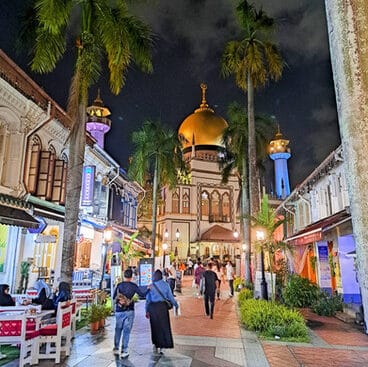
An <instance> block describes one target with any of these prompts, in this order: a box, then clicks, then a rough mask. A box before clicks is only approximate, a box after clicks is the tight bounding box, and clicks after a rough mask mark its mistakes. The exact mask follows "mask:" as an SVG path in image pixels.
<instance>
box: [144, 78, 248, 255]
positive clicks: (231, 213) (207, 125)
mask: <svg viewBox="0 0 368 367" xmlns="http://www.w3.org/2000/svg"><path fill="white" fill-rule="evenodd" d="M201 88H202V101H201V104H200V106H199V108H197V109H196V110H195V111H194V113H192V114H191V115H189V116H188V117H187V118H185V119H184V121H183V122H182V123H181V124H180V126H179V129H178V134H179V136H180V138H181V139H182V141H184V146H183V148H184V150H183V153H184V159H185V160H186V162H187V163H188V166H189V171H190V174H189V175H188V176H186V177H181V178H180V183H179V184H178V185H177V186H176V188H175V189H173V190H170V189H169V188H168V187H164V188H162V189H161V200H160V205H159V210H158V220H157V226H158V227H157V233H158V249H159V250H160V253H161V254H162V244H163V243H166V244H167V245H168V250H167V251H168V252H171V253H172V254H173V255H175V256H176V257H177V258H178V259H180V260H185V259H187V257H192V258H194V257H201V258H203V259H206V258H210V257H214V258H218V259H220V260H221V261H224V260H226V259H231V260H235V259H239V258H240V255H241V244H240V241H239V238H238V236H236V234H238V233H239V218H238V215H239V213H238V211H237V202H238V196H239V183H238V179H237V178H236V177H235V175H231V176H230V178H229V181H228V183H227V184H222V183H221V180H222V176H221V170H220V166H219V154H221V150H222V149H223V144H222V133H223V131H224V129H225V128H226V127H227V122H226V121H225V120H224V119H223V118H222V117H221V116H218V115H216V114H215V112H214V110H213V109H211V108H210V107H209V106H208V104H207V102H206V89H207V87H206V86H205V85H204V84H202V85H201ZM147 207H148V206H147ZM147 214H148V215H147V216H146V217H149V211H147ZM139 225H140V227H147V228H148V229H150V221H149V220H147V218H143V217H141V218H140V222H139ZM234 233H235V236H234Z"/></svg>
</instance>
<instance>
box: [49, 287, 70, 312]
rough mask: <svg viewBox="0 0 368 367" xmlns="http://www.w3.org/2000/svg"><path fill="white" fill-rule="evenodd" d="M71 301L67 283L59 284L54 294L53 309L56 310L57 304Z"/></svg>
mask: <svg viewBox="0 0 368 367" xmlns="http://www.w3.org/2000/svg"><path fill="white" fill-rule="evenodd" d="M71 299H72V293H71V291H70V285H69V284H68V283H67V282H60V284H59V287H58V290H57V292H56V293H55V294H54V297H53V302H54V309H55V310H57V308H58V304H59V302H66V301H69V300H71Z"/></svg>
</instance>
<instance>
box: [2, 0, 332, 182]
mask: <svg viewBox="0 0 368 367" xmlns="http://www.w3.org/2000/svg"><path fill="white" fill-rule="evenodd" d="M255 2H256V5H257V6H260V5H262V6H263V9H264V10H265V11H266V12H267V13H268V14H269V15H270V16H272V17H274V18H275V19H276V22H277V30H276V33H275V35H274V36H275V40H276V41H278V43H279V46H280V49H281V52H282V55H283V57H284V59H285V61H286V62H287V65H288V66H287V67H286V68H285V70H284V73H283V76H282V79H281V80H280V81H279V82H277V83H274V82H270V83H269V84H268V85H267V86H266V88H264V89H262V90H260V91H257V92H256V96H255V97H256V98H255V104H256V113H267V114H270V115H275V116H276V119H277V121H278V122H279V123H280V126H281V131H282V133H283V134H284V135H285V137H286V138H288V139H290V146H291V149H292V157H291V158H290V160H289V167H290V181H291V184H292V186H295V185H296V184H297V183H299V182H301V181H302V180H304V178H305V177H306V175H308V174H309V173H310V172H311V171H312V170H313V168H315V167H316V165H317V164H319V163H320V162H321V161H322V160H323V159H324V158H325V157H326V156H327V155H328V154H329V153H330V151H331V150H332V149H334V148H336V146H337V145H338V144H339V133H338V125H337V117H336V107H335V97H334V91H333V83H332V74H331V66H330V60H329V52H328V42H327V29H326V20H325V9H324V2H323V1H322V0H268V1H266V0H255ZM130 3H131V4H132V10H133V11H134V12H135V14H137V15H139V16H140V17H141V18H142V19H144V20H145V21H146V22H148V23H149V24H150V25H151V27H152V29H153V31H154V33H155V50H154V54H153V62H154V73H153V74H152V75H145V74H142V73H141V72H140V71H139V70H137V69H136V68H135V67H134V66H132V68H131V69H130V70H129V73H128V76H127V81H126V86H125V87H124V88H123V90H122V92H121V94H120V95H119V96H117V97H114V96H112V94H111V93H110V91H109V89H108V77H107V74H106V73H105V74H103V75H102V77H101V79H100V81H99V83H98V85H96V86H94V87H93V88H92V89H91V93H90V100H92V99H93V98H94V97H95V96H96V92H97V87H101V92H102V98H103V100H104V102H105V104H106V105H107V106H108V107H109V108H110V109H111V112H112V115H111V118H112V128H111V131H110V132H109V133H108V134H107V136H106V144H105V147H106V150H107V151H108V152H109V153H110V154H111V155H112V156H113V157H114V158H115V159H116V160H117V161H118V162H120V163H121V164H122V166H125V167H126V165H127V162H128V157H129V155H130V154H131V153H132V146H131V142H130V136H131V133H132V131H134V130H137V129H139V127H140V126H141V124H142V122H143V121H144V120H145V119H147V118H149V119H153V120H158V119H160V120H162V121H163V122H164V123H166V124H169V125H170V126H171V127H172V128H174V129H175V128H177V127H178V125H179V124H180V123H181V121H183V119H184V118H185V117H186V116H187V115H189V114H191V113H192V112H193V111H194V109H195V108H197V107H198V105H199V103H200V98H201V94H200V88H199V83H200V82H202V81H205V82H206V83H207V84H208V90H207V100H208V103H209V104H210V105H211V106H212V107H213V106H216V107H215V110H216V113H218V114H220V115H222V116H224V117H226V110H227V106H228V105H229V104H230V103H231V102H232V101H234V100H236V101H238V102H240V103H246V97H245V95H244V93H242V91H240V90H239V89H238V88H237V87H236V86H235V83H234V80H233V79H232V78H228V79H222V78H221V77H220V59H221V55H222V52H223V49H224V46H225V44H226V42H228V41H230V40H234V39H239V37H240V34H239V30H238V28H237V24H236V20H235V16H234V6H235V4H236V3H237V1H234V0H180V1H179V0H149V1H148V0H145V1H138V0H134V1H132V2H130ZM21 4H22V0H13V1H12V2H10V1H2V2H0V26H1V29H2V30H3V32H0V47H1V48H3V49H4V51H5V52H7V53H8V54H9V56H10V57H12V58H13V59H14V61H15V62H17V63H19V64H20V65H21V66H22V67H23V68H24V69H25V71H26V72H27V73H29V74H30V75H31V77H32V78H34V79H35V80H36V82H37V83H39V84H40V85H41V86H42V87H43V88H44V89H45V91H46V92H47V93H49V94H50V95H51V96H52V97H53V98H54V99H55V100H57V101H58V102H59V103H60V104H61V105H62V106H65V102H66V99H67V93H68V86H69V79H70V76H71V74H72V70H73V67H72V65H73V58H72V57H70V54H69V55H68V56H67V57H66V59H65V60H63V61H62V62H61V63H60V64H59V65H58V66H57V68H56V70H55V71H54V72H53V73H52V74H50V75H45V76H39V75H35V74H33V73H31V72H30V71H29V68H28V67H27V64H28V61H29V60H27V59H25V58H24V56H17V55H16V54H15V52H14V49H13V44H14V38H15V35H16V30H17V28H18V27H19V23H18V21H17V20H16V17H15V14H16V12H17V11H18V9H19V6H20V5H21ZM5 29H6V30H9V32H5V31H4V30H5Z"/></svg>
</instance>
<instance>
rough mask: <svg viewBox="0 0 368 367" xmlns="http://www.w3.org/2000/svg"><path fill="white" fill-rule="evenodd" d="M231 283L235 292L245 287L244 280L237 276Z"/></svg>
mask: <svg viewBox="0 0 368 367" xmlns="http://www.w3.org/2000/svg"><path fill="white" fill-rule="evenodd" d="M233 285H234V289H235V292H239V291H240V290H241V289H243V288H244V287H245V282H244V280H243V279H242V278H240V277H237V278H235V279H234V283H233Z"/></svg>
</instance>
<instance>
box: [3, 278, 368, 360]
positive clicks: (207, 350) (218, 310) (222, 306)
mask: <svg viewBox="0 0 368 367" xmlns="http://www.w3.org/2000/svg"><path fill="white" fill-rule="evenodd" d="M223 288H225V289H223V292H222V296H223V299H221V300H220V301H217V302H216V306H215V313H214V319H213V320H211V319H209V318H208V317H206V316H205V315H204V306H203V301H202V300H201V299H198V298H197V297H196V294H195V290H194V289H193V288H191V278H189V277H185V278H184V282H183V292H182V294H178V295H177V300H178V301H179V302H180V304H181V309H182V315H181V316H180V317H174V316H172V318H171V322H172V329H173V334H174V344H175V348H174V349H172V350H167V351H165V354H164V355H163V356H161V355H155V354H153V353H152V345H151V340H150V338H151V336H150V328H149V322H148V320H146V318H145V317H144V302H143V301H140V302H138V304H137V305H136V317H135V323H134V327H133V330H132V334H131V340H130V356H129V358H128V359H125V360H121V359H119V358H118V357H115V356H114V355H113V354H112V346H113V335H114V318H113V317H112V318H110V319H109V320H108V322H107V325H106V327H105V330H104V331H101V332H99V333H98V334H96V335H91V334H90V332H89V330H88V329H82V330H79V331H78V332H77V336H76V338H75V339H74V341H73V348H72V353H71V356H70V357H69V358H65V359H64V360H63V362H62V363H61V364H60V365H59V366H65V367H66V366H68V367H75V366H76V367H84V366H88V367H112V366H130V367H156V366H157V367H160V366H162V367H164V366H170V367H171V366H172V367H239V366H244V367H318V366H324V367H329V366H331V367H332V366H337V367H355V366H359V367H361V366H368V336H367V335H365V334H363V333H362V332H361V330H358V329H357V328H356V327H354V326H352V325H349V324H345V323H343V322H342V321H339V320H337V319H335V318H327V317H319V316H317V315H315V314H311V313H306V314H305V317H306V318H307V319H308V320H310V325H311V329H310V336H311V343H281V342H277V341H259V340H258V338H257V336H256V334H255V333H252V332H249V331H247V330H245V329H244V328H242V327H241V326H240V324H239V321H238V318H237V311H236V307H235V300H234V299H233V298H229V297H228V296H227V288H226V287H223ZM15 366H18V361H13V362H11V363H8V364H7V365H6V367H15ZM39 366H42V367H49V366H54V363H53V362H51V361H42V362H40V364H39Z"/></svg>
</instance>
